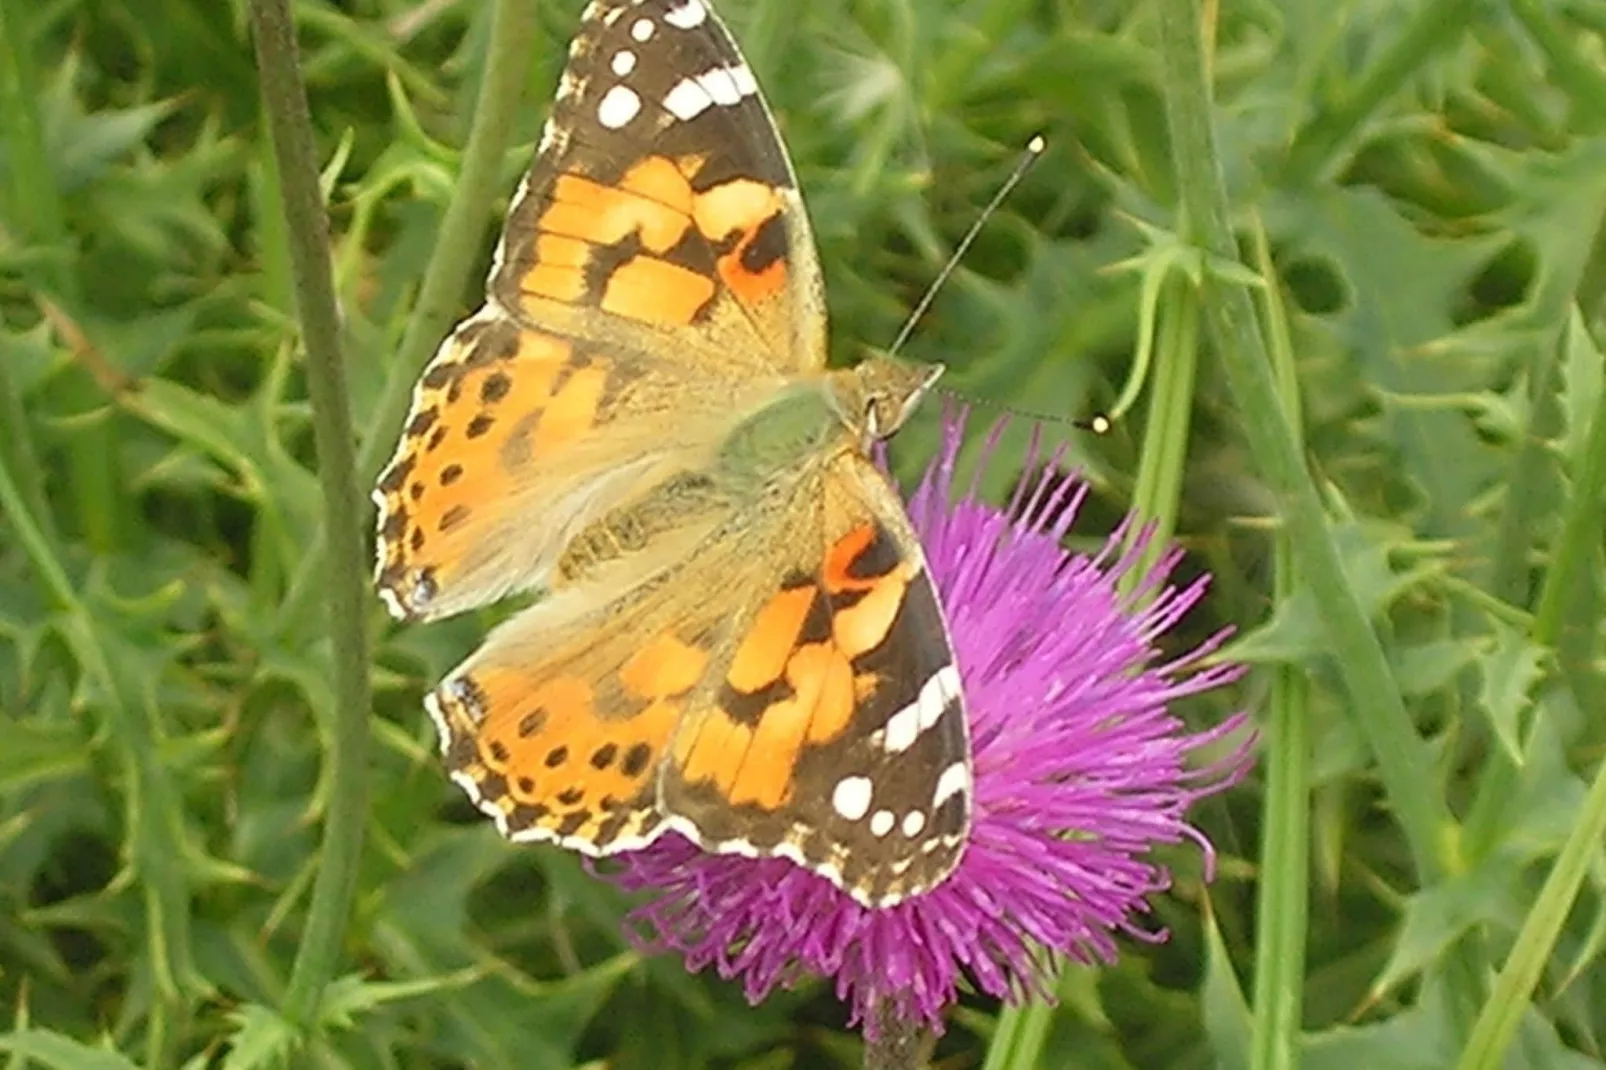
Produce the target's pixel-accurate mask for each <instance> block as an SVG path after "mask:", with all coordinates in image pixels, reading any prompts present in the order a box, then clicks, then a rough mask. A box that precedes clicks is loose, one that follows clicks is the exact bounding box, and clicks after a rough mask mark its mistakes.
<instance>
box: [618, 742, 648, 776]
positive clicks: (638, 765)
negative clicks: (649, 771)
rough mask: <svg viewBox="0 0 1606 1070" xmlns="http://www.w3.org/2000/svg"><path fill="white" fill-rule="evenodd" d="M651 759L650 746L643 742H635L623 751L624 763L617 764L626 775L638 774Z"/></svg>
mask: <svg viewBox="0 0 1606 1070" xmlns="http://www.w3.org/2000/svg"><path fill="white" fill-rule="evenodd" d="M651 760H652V748H651V747H649V746H647V744H645V743H637V744H636V745H635V746H633V747H631V748H630V749H629V750H627V751H625V760H624V764H622V765H620V766H619V771H620V772H622V773H624V775H625V776H628V777H635V776H640V775H641V774H642V772H643V771H644V770H646V768H647V763H648V762H649V761H651Z"/></svg>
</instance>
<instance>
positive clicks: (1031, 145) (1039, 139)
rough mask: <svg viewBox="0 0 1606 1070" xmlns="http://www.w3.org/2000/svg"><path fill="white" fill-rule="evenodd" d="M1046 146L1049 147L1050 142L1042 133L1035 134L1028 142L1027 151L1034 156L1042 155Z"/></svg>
mask: <svg viewBox="0 0 1606 1070" xmlns="http://www.w3.org/2000/svg"><path fill="white" fill-rule="evenodd" d="M1046 148H1048V142H1047V141H1046V140H1044V139H1043V135H1042V134H1033V135H1032V139H1031V140H1030V141H1028V142H1027V143H1026V151H1027V152H1029V153H1031V154H1032V155H1033V156H1041V155H1042V154H1043V150H1044V149H1046Z"/></svg>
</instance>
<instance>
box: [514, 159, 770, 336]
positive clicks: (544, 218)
mask: <svg viewBox="0 0 1606 1070" xmlns="http://www.w3.org/2000/svg"><path fill="white" fill-rule="evenodd" d="M706 162H707V161H706V159H705V158H704V157H701V156H687V157H684V158H681V159H678V160H674V159H670V158H669V157H667V156H649V157H647V158H646V159H644V160H642V161H641V162H640V163H637V164H636V165H635V166H633V167H631V168H630V170H628V171H626V172H625V173H624V175H623V177H622V178H620V179H619V180H618V182H616V183H613V184H606V183H603V182H598V181H595V180H593V179H591V178H587V177H585V176H583V175H579V174H561V175H559V176H557V178H556V179H555V180H554V181H553V182H552V185H551V187H550V188H549V190H548V191H547V192H546V194H545V204H544V206H543V207H542V208H541V209H540V211H539V212H538V213H537V214H536V215H535V217H534V219H533V223H530V224H527V225H532V226H533V227H534V230H535V234H534V240H533V241H531V242H530V243H529V245H528V250H529V251H528V254H527V256H528V263H526V264H524V265H523V266H522V268H521V270H520V273H519V275H518V283H517V286H518V290H519V293H520V294H521V295H523V296H524V297H527V298H535V299H541V300H547V301H557V302H560V303H562V304H569V305H595V306H596V307H598V308H600V309H601V310H602V311H604V312H608V313H611V314H613V315H616V316H621V317H624V318H626V319H631V320H636V321H639V322H643V323H649V324H653V325H656V326H667V327H673V326H684V325H688V324H691V323H695V322H697V321H698V320H699V319H701V318H702V317H703V316H705V315H706V314H707V313H708V311H709V309H710V308H711V307H712V306H713V304H714V302H715V300H716V298H717V296H718V293H719V289H720V287H721V286H723V287H724V289H725V290H726V291H728V292H729V293H730V294H731V295H732V296H733V297H734V298H735V299H736V300H737V301H738V302H739V303H740V304H742V305H744V306H747V307H756V306H759V305H762V304H765V303H767V302H770V301H773V300H776V299H779V298H782V297H784V296H785V291H786V287H787V272H786V253H787V238H786V225H785V215H784V211H785V202H784V201H783V199H782V196H781V191H780V190H778V189H776V188H775V187H774V186H772V185H768V184H766V183H763V182H758V181H755V180H753V179H747V178H737V179H731V180H729V181H726V182H723V183H721V184H719V185H716V186H713V187H711V188H709V189H705V190H697V189H695V188H694V186H693V180H694V179H695V178H696V176H697V174H698V172H699V171H700V170H701V169H702V168H703V167H704V166H705V165H706ZM524 311H525V313H526V314H528V315H529V316H531V317H532V318H539V317H540V315H541V311H542V310H541V308H540V305H539V302H538V301H537V302H536V303H528V302H526V304H525V306H524Z"/></svg>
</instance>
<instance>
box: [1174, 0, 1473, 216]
mask: <svg viewBox="0 0 1606 1070" xmlns="http://www.w3.org/2000/svg"><path fill="white" fill-rule="evenodd" d="M1166 6H1167V7H1172V6H1175V7H1178V8H1183V9H1186V10H1190V11H1191V10H1193V5H1192V4H1177V5H1166ZM1474 6H1476V0H1430V2H1429V3H1427V4H1425V5H1423V6H1422V7H1421V8H1420V9H1419V10H1418V11H1417V13H1416V18H1415V19H1414V20H1413V21H1412V23H1411V24H1410V25H1409V26H1408V27H1407V28H1406V30H1405V32H1404V33H1403V34H1400V35H1399V36H1398V37H1397V38H1395V40H1394V43H1393V44H1392V45H1390V46H1389V48H1388V50H1387V51H1385V52H1384V53H1383V56H1382V58H1380V59H1379V60H1378V61H1377V62H1376V63H1375V64H1373V65H1372V68H1371V70H1369V71H1367V72H1366V74H1365V75H1364V76H1362V78H1361V79H1360V81H1359V82H1357V83H1356V84H1355V86H1354V88H1353V89H1352V90H1351V91H1350V92H1349V93H1348V95H1346V96H1345V98H1344V99H1342V100H1340V101H1338V102H1337V103H1336V104H1332V105H1329V106H1327V107H1325V108H1322V109H1320V110H1318V111H1317V113H1316V117H1315V118H1314V119H1313V120H1312V121H1311V122H1310V124H1309V125H1307V126H1306V127H1305V128H1304V129H1303V130H1301V131H1300V133H1299V135H1298V136H1297V137H1295V138H1294V143H1293V145H1292V146H1290V148H1289V150H1288V158H1287V160H1286V161H1285V162H1284V164H1283V175H1282V183H1281V184H1283V185H1287V186H1303V185H1305V184H1306V183H1308V182H1310V181H1311V180H1312V179H1313V178H1315V177H1316V176H1317V175H1319V174H1321V173H1322V172H1324V171H1326V170H1327V169H1328V168H1329V167H1331V166H1332V163H1333V160H1334V158H1335V157H1337V156H1338V155H1339V154H1340V152H1341V151H1343V148H1344V146H1345V145H1347V144H1348V143H1349V141H1350V140H1351V139H1352V138H1354V137H1355V135H1356V132H1357V131H1358V130H1360V128H1361V126H1362V124H1364V123H1365V122H1366V120H1367V119H1368V118H1370V117H1371V115H1372V113H1373V112H1375V111H1376V110H1377V109H1378V107H1379V105H1381V104H1382V103H1383V102H1384V101H1385V100H1387V99H1388V98H1389V97H1391V96H1393V95H1394V94H1395V92H1397V91H1398V90H1399V88H1400V87H1401V86H1402V85H1404V84H1405V82H1406V80H1407V79H1408V78H1410V77H1412V76H1413V75H1415V74H1416V72H1417V71H1419V70H1420V69H1421V68H1422V65H1423V64H1424V63H1426V62H1427V59H1428V57H1429V56H1430V55H1432V54H1433V53H1434V52H1435V51H1437V50H1438V49H1440V48H1443V47H1445V46H1446V45H1448V44H1449V43H1451V42H1452V41H1455V40H1457V39H1459V38H1460V36H1461V34H1462V33H1464V32H1465V31H1466V27H1467V25H1468V23H1469V19H1468V17H1467V15H1468V12H1469V11H1470V9H1471V8H1473V7H1474ZM1173 151H1175V149H1173Z"/></svg>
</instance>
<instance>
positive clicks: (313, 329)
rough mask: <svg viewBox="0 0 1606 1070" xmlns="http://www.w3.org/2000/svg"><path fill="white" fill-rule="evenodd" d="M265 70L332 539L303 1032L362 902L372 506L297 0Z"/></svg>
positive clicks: (276, 18) (294, 978)
mask: <svg viewBox="0 0 1606 1070" xmlns="http://www.w3.org/2000/svg"><path fill="white" fill-rule="evenodd" d="M251 24H252V29H253V31H254V32H253V37H254V38H255V43H256V54H257V72H258V77H259V78H260V79H261V84H262V97H263V103H264V106H265V109H266V111H267V116H268V123H269V126H270V128H271V129H272V132H273V147H274V152H275V154H276V157H277V159H278V163H279V178H280V195H281V197H282V199H283V203H284V214H285V219H286V221H287V222H288V224H289V236H290V262H291V267H292V270H293V272H294V276H295V289H296V308H297V312H298V314H299V317H300V321H301V337H302V341H303V343H304V344H305V346H306V353H307V389H308V393H309V394H310V395H311V399H312V415H313V435H314V441H315V442H316V445H317V451H318V481H319V484H320V485H321V487H322V490H323V520H324V531H325V532H326V538H327V540H328V558H329V561H328V564H329V576H328V582H327V583H326V584H324V585H323V586H324V588H325V590H326V591H327V594H328V599H329V602H328V605H329V615H328V624H327V627H328V634H329V639H330V647H331V649H332V651H333V654H334V662H333V670H334V695H335V708H334V724H333V725H332V726H331V731H330V733H329V741H330V742H329V755H328V761H329V772H330V776H329V784H330V791H329V809H328V813H327V815H326V816H325V820H324V833H323V843H322V845H321V847H320V848H319V865H318V878H317V881H316V883H315V884H314V885H313V889H312V905H311V907H310V908H309V910H308V912H307V923H306V928H305V930H304V931H303V933H302V938H301V945H300V947H299V949H298V950H297V953H296V960H295V966H294V967H293V968H292V970H291V975H290V987H289V990H288V991H287V992H286V994H285V1006H284V1013H285V1016H286V1017H287V1018H288V1019H289V1020H290V1021H291V1022H294V1023H295V1024H297V1025H298V1026H300V1027H301V1028H303V1029H308V1028H309V1027H311V1026H312V1025H313V1023H314V1022H315V1020H316V1019H317V1017H318V1012H319V1006H320V1004H321V1002H322V1000H323V993H324V989H325V987H326V986H327V985H328V984H329V982H330V980H331V979H332V978H333V976H334V971H335V968H336V967H337V966H338V964H339V959H340V948H341V942H342V941H341V936H342V933H343V932H344V930H345V927H346V921H347V918H348V916H349V915H350V913H351V902H352V897H353V896H354V895H355V893H356V887H357V871H358V864H359V862H360V860H361V857H362V837H363V823H364V821H365V820H366V818H367V773H368V771H367V760H368V759H367V751H368V709H369V699H370V694H369V680H368V613H367V608H368V606H367V600H368V582H367V579H368V567H367V560H366V558H367V554H366V550H365V546H364V538H363V528H362V519H363V515H364V514H363V500H364V497H365V495H364V494H363V492H362V490H361V489H360V488H359V485H358V482H357V471H356V458H355V456H354V455H353V451H352V446H351V443H352V440H353V433H352V428H351V413H350V411H349V408H348V404H347V401H346V378H345V365H344V362H343V361H342V360H341V355H340V329H339V324H340V320H339V313H338V312H337V310H336V307H335V292H334V281H333V278H332V277H331V273H330V269H329V221H328V217H327V216H326V215H325V214H324V206H323V198H322V194H321V192H320V190H319V188H318V158H317V146H316V141H315V138H314V135H313V131H312V117H311V115H310V113H309V112H308V108H307V94H306V87H305V85H304V84H303V83H302V80H301V70H300V61H299V58H298V56H297V52H296V38H295V24H294V22H293V21H292V19H291V14H290V0H253V3H252V4H251Z"/></svg>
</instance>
